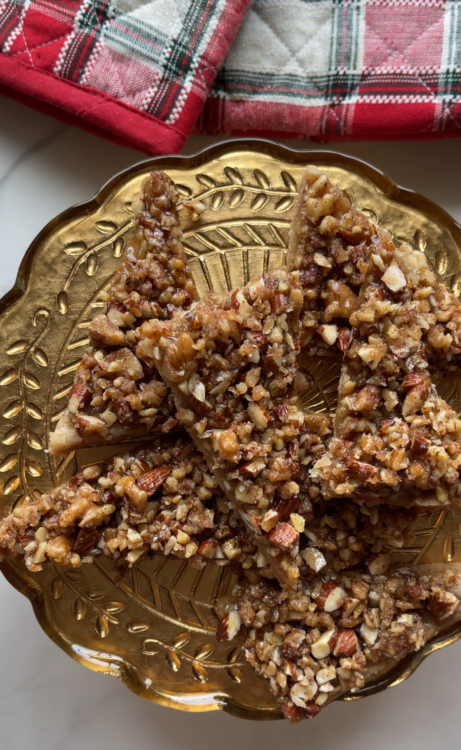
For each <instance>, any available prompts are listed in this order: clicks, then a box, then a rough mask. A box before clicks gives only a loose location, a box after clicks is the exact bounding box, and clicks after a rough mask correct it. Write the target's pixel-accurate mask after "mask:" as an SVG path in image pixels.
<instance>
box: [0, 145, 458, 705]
mask: <svg viewBox="0 0 461 750" xmlns="http://www.w3.org/2000/svg"><path fill="white" fill-rule="evenodd" d="M308 163H314V164H316V165H317V166H318V167H320V168H321V169H324V170H325V172H326V173H327V174H328V176H329V177H330V178H331V179H332V180H333V181H334V182H336V183H338V184H339V185H340V186H341V187H342V188H344V189H345V190H347V191H348V193H349V194H350V196H351V198H352V199H353V200H354V201H355V202H356V203H357V205H358V206H359V207H360V208H362V209H363V210H364V211H366V212H368V213H369V214H370V215H372V216H376V218H377V219H378V221H379V222H381V223H382V224H384V225H385V226H387V227H388V228H389V229H391V230H392V231H393V233H394V235H395V237H396V238H397V240H406V241H408V242H410V243H412V244H413V245H414V246H416V247H417V248H418V249H419V250H420V251H421V252H424V253H426V255H427V257H428V259H429V262H430V263H431V265H432V267H433V268H434V269H435V270H436V271H437V273H438V274H439V276H440V277H441V278H443V279H444V280H445V281H446V283H447V284H448V285H449V287H450V288H451V289H452V290H453V291H454V292H455V293H456V294H458V293H459V292H460V291H461V227H460V226H459V225H458V224H456V223H455V222H454V221H453V219H452V218H451V217H450V216H448V214H447V213H445V211H443V210H442V209H441V208H439V207H438V206H436V205H435V204H433V203H431V202H430V201H429V200H427V199H426V198H423V197H422V196H420V195H418V194H417V193H413V192H410V191H408V190H404V189H402V188H399V187H397V185H395V183H393V182H392V181H391V180H390V179H389V178H388V177H386V176H385V175H384V174H383V173H382V172H379V171H378V170H376V169H374V168H373V167H371V166H369V165H367V164H365V163H363V162H361V161H358V160H357V159H353V158H351V157H346V156H342V155H340V154H336V153H333V152H328V151H299V152H298V151H292V150H290V149H288V148H284V147H282V146H279V145H277V144H275V143H270V142H267V141H257V140H254V141H233V142H227V143H224V144H221V145H217V146H214V147H213V148H210V149H208V150H206V151H204V152H202V153H200V154H198V155H196V156H191V157H173V156H171V157H160V158H157V159H151V160H148V161H144V162H142V163H141V164H138V165H137V166H134V167H132V168H130V169H128V170H126V171H125V172H122V173H121V174H119V175H117V176H116V177H114V178H113V179H112V180H111V181H110V182H109V183H108V184H107V185H105V187H103V188H102V190H101V191H100V192H99V193H98V195H97V196H96V197H95V198H94V199H93V200H91V201H89V202H87V203H84V204H81V205H79V206H75V207H73V208H70V209H69V210H68V211H66V212H65V213H63V214H61V215H60V216H59V217H57V218H56V219H54V220H53V221H52V222H50V223H49V224H48V225H47V226H46V227H45V228H44V229H43V231H42V232H41V233H40V234H39V236H38V237H37V238H36V239H35V241H34V242H33V243H32V245H31V247H30V248H29V250H28V251H27V253H26V255H25V257H24V260H23V262H22V264H21V267H20V270H19V274H18V279H17V281H16V284H15V286H14V288H13V289H12V290H11V291H10V292H9V293H8V294H7V295H6V296H5V297H4V298H3V299H2V300H1V302H0V314H1V321H0V362H1V369H0V415H1V416H0V441H1V450H0V480H1V498H0V517H4V516H5V515H7V514H8V513H9V512H10V510H11V508H12V507H13V506H14V505H16V504H17V503H23V502H28V501H29V499H33V498H34V497H36V496H37V495H39V494H40V493H42V492H46V491H47V490H49V489H50V488H51V487H52V486H53V485H56V484H57V483H58V482H60V481H61V480H62V479H63V478H66V477H68V476H70V475H71V474H72V473H73V472H74V471H75V470H76V468H77V467H80V466H84V465H86V464H89V463H94V461H95V460H97V459H99V458H102V457H105V456H107V455H108V454H109V453H110V452H112V453H113V452H114V450H115V449H114V448H111V449H108V448H97V449H94V450H82V451H79V452H77V453H76V454H72V455H71V456H69V457H67V458H60V459H55V458H53V457H52V456H50V455H49V454H48V453H46V452H45V448H46V446H47V443H48V437H49V434H50V431H51V430H52V428H53V425H54V424H55V422H56V420H57V419H58V417H59V415H60V413H61V411H62V409H63V408H64V406H65V403H66V394H67V392H68V390H69V388H70V385H71V382H72V378H73V372H74V370H75V369H76V367H77V364H78V362H79V359H80V358H81V355H82V352H83V350H84V347H85V345H86V343H87V341H88V339H87V327H88V324H89V320H90V318H91V316H92V314H93V313H94V311H95V310H96V309H97V308H99V307H101V305H102V303H101V301H100V293H101V290H103V289H104V288H105V287H106V286H107V284H108V282H109V281H110V279H111V276H112V274H113V273H114V271H115V270H116V268H117V265H118V264H119V259H120V257H121V255H122V254H123V250H124V246H125V243H126V238H127V236H128V235H129V232H130V229H131V226H132V220H133V215H132V212H131V202H132V201H133V199H134V197H135V196H136V195H137V194H138V192H139V190H140V185H141V181H142V179H143V178H144V177H145V175H146V174H148V172H149V171H150V170H151V169H153V168H155V169H165V170H167V172H168V173H169V174H170V175H171V177H172V178H173V179H174V180H175V182H176V183H177V185H178V189H179V191H180V194H181V196H182V197H183V198H189V197H192V196H193V197H197V198H200V200H202V201H203V202H204V203H205V205H206V206H207V210H206V212H205V213H204V215H203V216H202V218H201V219H200V221H199V222H192V221H191V219H190V215H189V213H188V211H186V210H182V211H181V212H180V215H181V221H182V225H183V230H184V238H185V244H186V248H187V252H188V255H189V258H190V261H191V266H192V269H193V273H194V277H195V280H196V282H197V285H198V288H199V291H200V293H201V294H202V295H203V294H204V293H205V292H206V291H207V290H208V289H212V288H213V289H218V290H223V289H231V288H233V287H236V286H240V285H242V284H244V283H245V282H246V281H248V280H249V279H250V278H251V277H253V276H255V275H259V274H260V273H261V272H262V271H263V270H267V269H269V268H272V267H275V266H277V265H278V264H280V263H282V262H283V260H284V257H285V253H286V247H287V237H288V228H289V224H290V218H291V210H292V206H293V203H294V198H295V193H296V184H297V181H298V179H299V177H300V175H301V174H302V171H303V169H304V166H305V165H306V164H308ZM304 366H305V367H307V368H308V369H309V370H310V372H311V374H312V375H313V378H314V381H315V383H316V387H315V388H314V389H313V390H312V392H309V393H308V394H307V397H306V398H305V399H304V405H305V406H308V407H309V408H315V409H318V410H332V409H334V408H335V398H336V390H337V383H338V373H339V363H338V361H337V360H336V359H335V358H331V359H324V360H322V361H309V360H308V361H306V362H305V363H304ZM459 386H460V383H459V382H458V381H457V380H451V381H450V380H447V379H443V377H441V378H440V382H439V388H440V392H441V394H442V395H444V396H445V397H446V398H447V399H448V400H449V401H450V402H451V403H452V404H453V405H454V406H455V407H456V408H457V410H460V409H461V395H460V388H459ZM460 521H461V513H460V512H458V511H450V512H447V511H443V512H441V513H440V512H438V513H434V514H433V515H432V516H431V517H430V518H429V519H428V520H426V522H425V523H424V524H423V525H422V526H421V528H420V529H419V530H418V535H417V540H418V542H417V544H416V546H415V547H412V548H409V549H405V550H404V551H403V552H400V553H398V554H397V555H395V559H396V561H398V562H402V563H408V562H419V561H420V562H431V561H441V560H445V561H450V560H455V561H461V543H460V536H459V528H460ZM1 569H2V571H3V573H4V575H5V576H6V578H7V579H8V580H9V581H10V583H12V584H13V586H15V587H16V588H17V589H18V590H19V591H21V592H22V593H23V594H25V595H26V596H27V597H28V598H29V599H30V601H31V602H32V605H33V607H34V611H35V614H36V617H37V619H38V621H39V622H40V624H41V626H42V627H43V629H44V630H45V632H46V633H47V634H48V635H49V636H50V638H52V639H53V641H54V642H55V643H57V644H58V645H59V646H60V647H61V648H62V649H63V650H64V651H65V652H66V653H68V654H69V655H70V656H72V657H73V658H74V659H76V660H77V661H79V662H80V663H81V664H84V665H85V666H87V667H89V668H90V669H93V670H95V671H100V672H105V673H108V674H112V675H115V676H117V677H119V678H120V679H121V680H123V682H124V683H125V684H126V685H127V686H128V687H129V688H130V689H131V690H133V691H134V692H136V693H138V694H139V695H141V696H143V697H144V698H147V699H148V700H150V701H153V702H155V703H160V704H162V705H166V706H171V707H174V708H181V709H183V710H186V711H209V710H217V709H224V710H225V711H228V712H230V713H232V714H235V715H237V716H241V717H246V718H254V719H276V718H281V714H280V712H279V711H278V709H277V707H276V705H275V703H274V700H273V698H272V696H271V695H270V693H269V691H268V688H267V685H266V684H265V683H264V682H263V681H261V680H259V679H258V678H256V677H255V676H254V674H253V673H252V670H251V669H250V667H248V666H247V665H245V662H244V659H243V655H242V648H241V645H240V644H238V643H237V644H235V643H231V644H224V643H220V644H218V643H217V642H216V641H215V638H214V630H215V627H216V624H217V618H216V614H215V610H214V605H215V601H216V597H217V596H219V595H220V594H221V593H223V592H225V591H226V590H228V588H229V586H230V585H231V583H232V574H231V573H230V571H229V569H228V568H226V567H218V566H216V565H208V566H207V567H206V568H205V569H204V570H203V571H201V572H197V571H195V570H193V569H192V568H190V567H188V566H187V565H186V564H185V563H184V562H182V561H179V560H176V559H165V558H163V557H156V558H155V559H153V560H150V561H147V562H144V563H142V564H141V565H139V566H138V567H135V568H133V569H131V570H130V571H127V572H126V574H125V575H123V576H121V575H120V574H116V572H115V570H114V568H113V566H112V565H111V564H110V563H108V562H107V561H106V560H101V559H99V560H98V562H96V563H95V564H93V565H88V566H82V567H81V568H80V569H72V570H62V569H59V568H57V567H54V566H52V565H51V564H48V565H46V566H45V569H44V570H43V571H42V572H41V573H39V574H35V575H31V574H30V573H29V572H28V571H27V570H26V568H25V567H24V565H23V564H20V563H13V562H11V561H6V562H4V563H2V565H1ZM460 635H461V625H458V627H457V628H456V629H453V630H451V631H450V632H447V633H445V634H443V635H442V636H441V637H439V638H438V639H437V640H436V641H434V642H432V643H429V644H427V645H426V646H425V647H424V648H423V649H422V650H421V651H419V652H418V653H417V654H416V655H414V656H412V657H409V658H407V659H406V660H405V661H404V662H402V663H401V664H400V665H399V666H398V668H397V669H394V670H393V671H392V672H391V673H388V674H387V675H382V676H380V677H379V678H377V679H376V680H375V681H374V682H373V683H372V684H370V685H368V686H367V687H366V688H364V689H363V690H362V691H360V693H356V694H355V695H354V696H346V699H356V698H360V697H362V696H364V695H368V694H370V693H374V692H377V691H380V690H383V689H385V688H388V687H391V686H392V685H395V684H397V683H399V682H401V681H402V680H404V679H406V678H407V677H408V676H409V675H410V674H411V673H412V672H413V671H414V670H415V669H416V667H417V666H418V665H419V664H420V663H421V661H422V660H423V659H424V658H425V656H427V655H428V654H429V653H431V652H432V651H435V650H437V649H438V648H441V647H443V646H445V645H448V644H449V643H451V642H453V641H454V640H456V639H457V638H459V637H460Z"/></svg>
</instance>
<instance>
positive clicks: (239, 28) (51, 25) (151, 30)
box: [0, 0, 461, 154]
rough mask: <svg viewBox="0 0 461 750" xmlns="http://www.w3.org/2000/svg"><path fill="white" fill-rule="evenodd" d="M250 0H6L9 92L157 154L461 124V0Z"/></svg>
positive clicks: (444, 129) (4, 85)
mask: <svg viewBox="0 0 461 750" xmlns="http://www.w3.org/2000/svg"><path fill="white" fill-rule="evenodd" d="M250 2H251V0H0V93H5V94H8V95H10V96H13V97H16V98H18V99H20V100H21V101H23V102H26V103H28V104H30V105H31V106H33V107H35V108H37V109H41V110H42V111H45V112H47V113H50V114H53V115H55V116H57V117H59V118H60V119H62V120H64V121H66V122H72V123H74V124H77V125H80V126H81V127H84V128H87V129H89V130H92V131H93V132H96V133H98V134H101V135H104V136H106V137H109V138H111V139H113V140H116V141H117V142H119V143H123V144H125V145H129V146H132V147H135V148H138V149H140V150H142V151H145V152H146V153H148V154H159V153H167V152H172V153H174V152H177V151H179V150H180V149H181V147H182V145H183V143H184V140H185V138H186V137H187V136H188V135H189V134H190V132H191V131H192V130H193V128H194V126H195V127H196V131H197V132H202V133H210V134H220V133H226V134H231V133H232V134H239V135H242V134H247V135H269V136H278V137H297V138H306V139H312V140H323V141H325V140H351V139H366V138H369V139H371V138H387V139H391V138H412V139H415V138H434V137H440V136H444V135H450V136H457V135H458V134H459V133H460V132H461V113H460V101H461V81H460V71H461V0H386V1H384V0H254V2H253V3H252V4H251V7H250V9H249V10H248V12H246V11H247V8H248V6H249V5H250ZM245 14H246V15H245ZM234 37H235V38H234ZM226 55H227V56H226Z"/></svg>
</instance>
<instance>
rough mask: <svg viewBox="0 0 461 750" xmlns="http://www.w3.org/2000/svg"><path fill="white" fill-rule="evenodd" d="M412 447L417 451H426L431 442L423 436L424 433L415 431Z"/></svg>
mask: <svg viewBox="0 0 461 750" xmlns="http://www.w3.org/2000/svg"><path fill="white" fill-rule="evenodd" d="M410 448H411V450H413V451H414V452H415V453H426V452H427V451H428V449H429V443H428V441H427V440H425V439H424V438H423V436H422V435H419V434H418V433H417V432H415V433H414V435H413V438H412V441H411V445H410Z"/></svg>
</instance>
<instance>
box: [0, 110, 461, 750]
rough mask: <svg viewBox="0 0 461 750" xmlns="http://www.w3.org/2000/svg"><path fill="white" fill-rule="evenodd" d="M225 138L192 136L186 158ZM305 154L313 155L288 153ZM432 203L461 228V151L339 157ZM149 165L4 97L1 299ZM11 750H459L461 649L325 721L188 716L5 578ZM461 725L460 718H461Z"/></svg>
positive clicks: (0, 657) (0, 597)
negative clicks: (69, 635) (78, 657)
mask: <svg viewBox="0 0 461 750" xmlns="http://www.w3.org/2000/svg"><path fill="white" fill-rule="evenodd" d="M215 140H217V139H213V138H206V137H198V136H196V137H192V138H190V139H189V141H188V143H187V144H186V148H185V152H187V153H193V152H195V151H198V150H200V149H202V148H204V147H205V146H207V145H208V144H210V143H212V142H214V141H215ZM288 144H289V145H292V146H294V147H296V146H298V147H299V146H301V147H307V144H299V143H298V142H295V141H291V142H288ZM334 148H335V150H339V151H343V152H345V153H348V154H351V155H354V156H358V157H359V158H362V159H365V160H366V161H369V162H370V163H372V164H374V165H375V166H377V167H379V168H380V169H382V170H384V171H385V172H387V173H388V174H389V175H390V176H391V177H392V178H393V179H394V180H395V181H396V182H398V183H400V184H401V185H405V186H406V187H409V188H413V189H415V190H418V191H419V192H421V193H423V194H425V195H427V196H428V197H429V198H431V199H432V200H434V201H436V202H437V203H439V204H440V205H442V206H443V207H444V208H445V209H446V210H447V211H449V212H450V213H451V214H452V215H453V216H454V217H455V218H456V219H457V220H458V221H460V222H461V193H460V190H459V172H460V165H461V140H458V141H456V140H444V141H438V142H434V141H433V142H419V143H354V144H345V145H340V146H337V147H334ZM141 159H143V155H142V154H140V153H138V152H136V151H131V150H129V149H126V148H122V147H120V146H115V145H113V144H111V143H108V142H106V141H103V140H100V139H99V138H96V137H95V136H92V135H89V134H88V133H84V132H82V131H80V130H77V129H75V128H72V127H70V126H66V125H62V124H61V123H59V122H57V121H55V120H52V119H50V118H48V117H45V116H43V115H40V114H38V113H36V112H33V111H32V110H29V109H27V108H25V107H23V106H22V105H20V104H17V103H16V102H13V101H10V100H9V99H5V98H3V97H0V222H1V227H2V236H1V242H0V263H1V266H0V268H1V273H0V295H3V294H4V293H5V292H7V291H8V290H9V289H10V287H11V286H12V285H13V283H14V279H15V275H16V272H17V269H18V266H19V263H20V260H21V258H22V256H23V255H24V253H25V251H26V249H27V247H28V245H29V244H30V242H31V241H32V239H33V238H34V237H35V235H36V234H37V233H38V232H39V231H40V229H41V228H42V227H43V226H44V225H45V224H46V223H47V222H48V221H49V220H50V219H52V218H53V217H54V216H55V215H56V214H58V213H60V212H61V211H63V210H64V209H65V208H68V207H69V206H71V205H72V204H74V203H79V202H80V201H83V200H86V199H88V198H90V197H92V196H93V195H94V193H95V192H96V191H97V190H98V188H100V187H101V186H102V185H103V184H104V183H105V182H106V180H108V179H109V178H110V177H111V176H112V175H113V174H115V173H116V172H118V171H120V170H121V169H124V168H125V167H128V166H129V165H131V164H134V163H135V162H137V161H140V160H141ZM0 612H1V616H0V750H25V748H33V749H34V750H58V749H59V750H61V749H62V748H66V750H88V748H91V750H96V749H98V750H109V748H110V749H111V750H118V748H130V750H165V749H166V748H168V750H180V749H181V750H182V749H183V748H187V750H204V749H205V750H208V749H210V750H211V748H220V750H231V749H233V748H235V747H236V746H238V748H239V750H250V748H253V747H254V746H255V745H257V746H259V747H261V748H263V747H264V748H265V750H275V748H278V747H280V746H282V747H285V748H289V747H296V746H299V744H300V743H303V744H304V743H305V744H308V745H309V746H311V747H318V746H317V742H318V743H319V746H321V747H323V748H332V747H333V746H335V747H339V748H341V750H353V748H354V749H355V748H361V749H362V748H373V750H384V748H388V747H390V746H394V747H396V748H399V750H400V748H405V750H430V749H431V750H432V748H437V750H455V748H456V749H458V748H459V745H460V739H459V726H458V719H459V716H458V713H459V710H460V709H459V704H458V700H459V695H460V693H461V675H460V674H458V668H460V669H461V642H458V643H456V644H454V645H453V646H450V647H449V648H446V649H444V650H443V651H441V652H439V653H436V654H434V655H432V656H431V657H430V658H429V659H428V660H426V662H425V663H424V664H423V665H422V666H421V667H420V668H419V669H418V671H417V674H416V675H415V676H413V677H412V678H410V679H409V680H408V681H407V682H405V683H403V684H402V685H400V686H398V687H396V688H393V689H392V690H389V691H387V692H386V693H383V694H381V695H377V696H373V697H371V698H367V699H366V700H361V701H356V702H352V703H336V704H334V705H332V706H330V707H329V708H328V710H325V711H324V712H322V714H320V716H319V717H318V718H316V719H315V721H313V722H308V723H307V722H304V723H303V724H300V725H297V726H293V727H290V726H289V725H288V723H287V722H273V723H259V722H258V723H257V722H248V721H242V720H239V719H236V718H233V717H231V716H228V715H226V714H224V713H220V712H216V713H208V714H187V713H182V712H175V713H173V711H171V710H170V709H166V708H161V707H159V706H155V705H152V704H150V703H148V702H147V701H144V700H142V699H141V698H139V697H137V696H136V695H134V694H132V693H130V692H129V691H128V690H127V689H126V688H125V686H124V685H123V684H122V683H120V682H118V681H117V680H116V679H113V678H110V677H106V676H103V675H100V674H96V673H93V672H90V671H89V670H87V669H85V668H83V667H82V666H80V665H79V664H77V663H76V662H74V661H72V660H71V659H70V658H69V657H68V656H66V655H65V654H64V653H63V652H62V651H60V650H59V648H57V646H55V645H54V644H53V643H52V642H51V641H50V640H49V639H48V638H47V636H46V635H45V634H44V633H43V631H42V630H41V628H40V626H39V625H38V623H37V622H36V621H35V618H34V615H33V613H32V609H31V606H30V604H29V602H28V601H27V600H26V599H25V598H24V597H23V596H21V595H20V594H19V593H18V592H17V591H15V590H14V589H13V588H12V587H11V586H10V585H9V584H8V583H7V582H6V581H5V579H4V578H3V577H1V576H0ZM457 717H458V718H457Z"/></svg>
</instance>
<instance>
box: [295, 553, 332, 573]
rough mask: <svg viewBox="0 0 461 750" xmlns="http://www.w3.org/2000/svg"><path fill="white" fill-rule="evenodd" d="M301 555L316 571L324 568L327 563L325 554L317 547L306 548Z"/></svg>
mask: <svg viewBox="0 0 461 750" xmlns="http://www.w3.org/2000/svg"><path fill="white" fill-rule="evenodd" d="M301 557H302V558H303V560H305V562H306V563H307V565H308V566H309V567H310V568H311V570H314V571H315V572H316V573H318V572H319V570H322V568H324V567H325V565H326V564H327V561H326V560H325V558H324V556H323V554H322V553H321V552H320V550H319V549H317V547H307V549H304V550H303V551H302V552H301Z"/></svg>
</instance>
